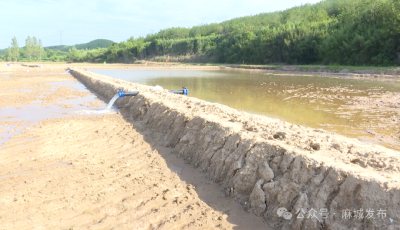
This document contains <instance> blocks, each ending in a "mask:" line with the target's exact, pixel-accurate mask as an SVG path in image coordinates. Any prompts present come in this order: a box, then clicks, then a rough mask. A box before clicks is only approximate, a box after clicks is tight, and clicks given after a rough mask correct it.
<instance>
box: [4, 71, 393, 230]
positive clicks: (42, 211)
mask: <svg viewBox="0 0 400 230" xmlns="http://www.w3.org/2000/svg"><path fill="white" fill-rule="evenodd" d="M19 68H22V69H19ZM46 68H47V67H45V68H43V69H41V68H31V69H32V70H31V71H30V72H29V73H27V72H26V69H24V67H15V68H14V67H11V68H7V69H0V75H2V76H19V77H15V78H13V77H0V82H1V85H2V86H3V85H8V84H9V87H7V86H6V87H4V88H2V90H1V94H2V95H1V98H2V99H3V100H2V101H1V102H0V103H2V104H1V106H0V113H1V112H4V111H7V113H2V114H5V115H0V132H1V134H2V137H3V138H2V139H1V138H0V141H2V140H6V141H5V142H4V143H3V145H1V146H0V164H1V165H2V168H1V169H0V180H1V181H0V182H1V184H2V189H1V190H0V197H1V200H0V205H2V207H3V209H2V210H1V211H0V225H1V226H2V228H5V229H89V228H90V229H92V228H93V229H210V228H221V229H232V228H233V229H268V227H267V224H268V226H270V227H272V228H274V229H307V230H309V229H321V228H323V229H324V228H325V229H398V228H400V224H399V221H400V214H399V211H398V207H399V206H400V181H399V179H398V178H400V172H399V171H400V159H399V152H397V151H393V150H390V149H386V148H384V147H381V146H376V145H364V144H362V143H361V142H359V141H357V140H354V139H348V138H346V137H343V136H340V135H336V134H333V133H330V132H326V131H324V130H319V129H318V130H316V129H311V128H307V127H303V126H298V125H295V124H290V123H287V122H283V121H279V120H276V119H271V118H268V117H264V116H258V115H252V114H248V113H245V112H243V111H238V110H235V109H232V108H229V107H227V106H223V105H219V104H213V103H208V102H205V101H202V100H199V99H196V98H191V97H182V96H180V95H174V94H170V93H167V92H152V91H151V90H150V87H148V86H143V85H139V84H134V83H127V82H124V81H121V80H116V79H111V78H109V77H105V76H101V75H97V74H92V73H89V72H87V71H82V70H78V69H75V70H74V71H73V73H74V76H75V77H76V78H78V79H79V80H80V81H82V82H84V83H85V85H86V86H87V87H90V88H91V89H92V90H94V91H95V92H96V93H97V94H98V95H99V97H101V98H102V99H103V100H105V101H108V100H109V99H110V98H111V97H112V96H113V95H114V94H115V92H116V91H117V89H119V88H123V89H124V90H139V91H140V94H139V95H138V96H136V97H133V98H124V99H121V100H118V101H117V103H116V105H117V106H118V107H119V108H121V110H120V113H119V114H110V115H100V116H99V115H97V116H94V115H93V116H78V115H77V113H74V112H76V111H77V110H82V109H84V108H85V109H90V110H96V109H98V108H99V106H100V108H101V107H102V106H105V103H104V102H102V101H101V100H99V99H98V98H97V99H96V98H95V97H92V98H90V96H93V94H92V93H90V92H87V91H85V90H83V89H80V90H76V85H74V83H77V81H76V80H75V79H74V78H72V77H71V76H69V75H60V74H54V75H52V74H48V75H46V76H37V75H38V74H40V73H42V71H47V73H50V72H51V71H55V70H56V69H57V68H58V70H60V71H61V70H62V69H63V66H57V67H54V66H53V67H51V69H50V67H49V69H46ZM88 68H91V67H88ZM6 71H7V72H6ZM21 71H22V72H21ZM61 72H62V71H61ZM53 73H54V72H53ZM35 79H36V80H35ZM35 81H36V82H35ZM26 82H28V83H26ZM47 83H54V84H50V87H48V86H47V85H46V84H47ZM11 86H12V87H11ZM52 87H53V88H52ZM26 89H30V90H32V91H25V92H24V90H26ZM36 89H38V90H36ZM14 90H18V91H14ZM3 91H4V92H3ZM40 92H42V94H41V93H40ZM20 94H29V95H30V97H29V96H22V95H20ZM53 94H54V95H53ZM314 96H316V97H318V95H314ZM392 96H393V95H392ZM392 96H391V95H389V94H381V95H379V99H377V100H379V102H378V101H374V102H373V103H378V105H382V107H383V106H385V107H388V108H392V107H391V106H397V104H395V103H394V101H392V100H391V97H392ZM385 97H387V98H389V99H388V100H387V101H386V102H385V100H384V99H382V98H385ZM32 99H35V100H32ZM328 99H329V98H328ZM82 101H83V102H82ZM354 101H357V103H356V105H352V104H347V105H345V106H358V104H362V105H363V106H367V104H368V103H369V102H368V103H367V102H366V101H365V100H364V99H362V98H358V99H357V98H355V100H354ZM373 103H370V104H371V105H372V104H373ZM8 104H9V105H8ZM36 104H38V105H36ZM10 105H11V106H10ZM32 106H36V107H39V108H41V109H43V110H45V109H49V110H46V111H51V112H52V113H53V112H54V107H59V109H60V110H62V111H63V112H62V113H58V114H56V113H54V114H52V113H49V115H50V114H51V118H50V117H49V118H47V119H39V120H38V119H34V120H32V121H27V119H28V118H29V116H28V117H26V116H25V117H24V116H22V115H21V112H24V113H26V112H25V111H26V110H24V109H27V108H28V109H30V108H31V107H32ZM16 107H18V108H19V109H18V110H15V113H14V114H11V115H10V113H9V110H10V109H13V108H16ZM32 108H33V107H32ZM354 109H356V108H354ZM35 111H37V110H35ZM29 115H30V114H29ZM33 115H34V113H32V116H33ZM52 117H55V118H52ZM19 118H20V119H19ZM28 120H29V119H28ZM171 153H172V154H171ZM176 156H179V157H176ZM183 159H184V160H183ZM184 162H185V163H189V164H185V163H184ZM199 171H201V172H203V173H200V172H199ZM205 175H207V177H206V176H205ZM211 180H212V181H214V182H217V183H214V182H211ZM225 197H227V198H225ZM234 201H236V202H237V203H236V202H234ZM282 208H284V209H285V210H287V212H285V213H284V216H279V212H280V211H281V210H282ZM321 208H327V209H328V212H329V214H328V216H327V219H324V220H322V221H319V220H317V219H309V218H308V219H298V218H289V217H292V216H293V217H296V216H297V215H298V211H299V210H300V209H305V210H306V211H307V212H308V211H310V209H316V210H320V209H321ZM367 208H371V209H373V210H374V211H375V212H377V210H378V209H384V210H385V213H386V215H385V218H375V219H374V220H373V221H370V220H368V219H365V218H364V219H357V218H351V219H343V216H340V215H341V212H343V210H359V209H363V210H366V209H367ZM244 210H246V211H247V212H249V213H254V214H255V215H253V214H249V213H247V212H245V211H244ZM364 214H365V213H364ZM257 216H260V217H257ZM286 217H287V218H286ZM340 217H342V218H340Z"/></svg>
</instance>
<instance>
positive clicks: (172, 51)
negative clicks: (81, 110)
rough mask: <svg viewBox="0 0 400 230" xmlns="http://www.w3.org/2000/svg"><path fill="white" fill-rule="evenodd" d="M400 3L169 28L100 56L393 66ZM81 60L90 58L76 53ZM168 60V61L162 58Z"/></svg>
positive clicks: (332, 4)
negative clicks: (179, 57)
mask: <svg viewBox="0 0 400 230" xmlns="http://www.w3.org/2000/svg"><path fill="white" fill-rule="evenodd" d="M399 22H400V3H399V1H397V0H325V1H322V2H319V3H317V4H306V5H302V6H298V7H293V8H291V9H288V10H285V11H280V12H274V13H262V14H259V15H255V16H249V17H242V18H235V19H232V20H229V21H224V22H222V23H214V24H207V25H202V26H194V27H192V28H170V29H165V30H161V31H160V32H158V33H156V34H150V35H148V36H147V37H139V38H137V39H134V38H130V39H129V40H127V41H126V42H121V43H119V44H114V45H111V46H110V47H109V48H108V49H107V51H106V52H105V53H103V54H100V56H98V58H100V59H103V60H105V61H108V62H132V61H135V60H136V59H150V58H154V57H166V58H168V56H186V57H189V58H188V59H187V60H190V57H193V56H194V57H196V56H197V57H200V56H205V57H207V59H204V60H207V61H210V60H211V61H215V62H219V63H245V64H270V63H286V64H340V65H375V66H378V65H379V66H391V65H397V64H398V56H397V54H399V53H398V52H400V39H399V32H400V25H399ZM74 59H75V60H76V61H79V60H80V61H82V60H87V58H86V57H84V56H79V55H77V56H76V57H75V58H74ZM160 60H163V59H160Z"/></svg>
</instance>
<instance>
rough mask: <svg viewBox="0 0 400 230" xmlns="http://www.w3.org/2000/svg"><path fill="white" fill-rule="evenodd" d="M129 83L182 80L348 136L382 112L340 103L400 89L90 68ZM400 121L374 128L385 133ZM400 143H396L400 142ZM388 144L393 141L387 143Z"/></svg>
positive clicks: (234, 102)
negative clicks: (371, 111) (376, 112)
mask: <svg viewBox="0 0 400 230" xmlns="http://www.w3.org/2000/svg"><path fill="white" fill-rule="evenodd" d="M90 71H92V72H95V73H99V74H103V75H107V76H110V77H113V78H118V79H122V80H126V81H130V82H136V83H141V84H146V85H160V86H162V87H164V88H166V89H177V88H180V87H181V86H182V85H185V86H186V87H187V88H188V89H189V96H192V97H196V98H200V99H203V100H206V101H209V102H215V103H221V104H225V105H228V106H230V107H233V108H237V109H242V110H245V111H248V112H250V113H256V114H262V115H266V116H269V117H276V118H280V119H282V120H285V121H288V122H291V123H295V124H299V125H305V126H309V127H314V128H323V129H326V130H331V131H335V132H338V133H340V134H344V135H347V136H349V137H359V136H366V137H373V136H374V135H373V134H371V133H370V132H367V131H366V129H367V128H370V127H373V125H371V124H377V123H379V122H380V123H382V120H381V118H382V116H385V117H386V116H391V114H390V113H389V112H388V111H382V112H381V113H380V114H378V115H376V114H375V115H374V114H372V113H369V112H368V111H366V110H363V109H358V110H355V109H352V108H351V107H345V106H346V105H348V104H351V103H353V101H352V99H354V98H357V97H374V96H377V95H381V94H384V93H387V92H400V84H399V83H398V82H382V81H363V80H356V79H343V78H325V77H312V76H285V75H271V74H268V73H264V72H250V71H232V70H211V71H208V70H207V71H205V70H90ZM396 129H397V130H399V129H400V124H397V125H395V126H393V125H391V124H390V125H389V126H386V128H382V126H381V127H380V128H377V129H375V131H376V132H378V133H384V134H386V135H387V134H390V133H391V132H395V131H394V130H396ZM399 146H400V145H399ZM390 147H393V146H390Z"/></svg>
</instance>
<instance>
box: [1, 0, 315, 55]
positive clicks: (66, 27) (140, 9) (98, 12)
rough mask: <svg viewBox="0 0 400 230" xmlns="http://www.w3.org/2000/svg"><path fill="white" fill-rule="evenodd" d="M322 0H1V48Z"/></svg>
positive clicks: (137, 32) (114, 34)
mask: <svg viewBox="0 0 400 230" xmlns="http://www.w3.org/2000/svg"><path fill="white" fill-rule="evenodd" d="M319 1H320V0H282V1H279V0H197V1H195V0H147V1H145V0H112V1H111V0H0V5H1V12H0V22H1V24H0V49H4V48H7V47H8V46H10V44H11V39H12V38H13V36H16V38H17V40H18V44H19V46H21V47H22V46H24V45H25V39H26V38H27V37H28V36H31V37H32V36H35V37H36V38H38V39H41V40H42V42H43V46H52V45H60V44H62V45H74V44H79V43H86V42H89V41H91V40H94V39H98V38H104V39H110V40H113V41H115V42H121V41H125V40H127V39H128V38H129V37H131V36H133V37H135V38H137V37H139V36H146V35H147V34H149V33H156V32H158V31H159V30H160V29H166V28H170V27H192V26H196V25H200V24H207V23H213V22H222V21H225V20H229V19H232V18H236V17H242V16H248V15H255V14H259V13H264V12H273V11H280V10H285V9H287V8H291V7H293V6H299V5H301V4H304V3H316V2H319ZM60 31H61V32H60ZM60 34H61V36H60Z"/></svg>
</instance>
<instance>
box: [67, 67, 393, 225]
mask: <svg viewBox="0 0 400 230" xmlns="http://www.w3.org/2000/svg"><path fill="white" fill-rule="evenodd" d="M72 74H73V75H74V76H75V77H77V78H78V79H79V80H80V81H81V82H83V83H84V84H85V85H86V86H87V87H89V88H91V89H92V90H94V91H95V92H97V93H99V94H100V95H102V96H103V97H105V98H106V99H110V98H111V97H112V96H114V94H115V93H116V92H117V90H118V89H119V88H122V89H124V90H126V91H136V90H138V91H140V94H139V95H138V96H136V97H133V98H123V99H120V100H117V103H116V104H117V105H118V106H119V107H121V108H122V109H121V112H122V114H123V115H124V116H125V118H126V119H128V120H131V121H136V122H138V121H140V122H142V123H143V124H144V125H146V127H148V128H149V129H151V130H152V131H153V138H154V139H155V140H158V142H159V143H162V144H163V145H164V146H168V147H172V148H174V152H175V154H178V155H179V156H182V157H183V158H184V159H185V160H186V161H187V162H188V163H191V164H193V165H194V166H196V167H198V168H199V169H200V170H201V171H203V172H205V173H207V175H208V176H209V177H210V178H212V179H213V180H214V181H216V182H219V183H220V185H221V187H222V188H223V189H224V191H225V194H226V196H230V197H232V198H234V199H235V200H237V201H238V202H239V203H240V204H241V205H243V207H244V208H245V209H247V210H248V211H250V212H254V213H255V214H256V215H259V216H263V217H264V218H265V219H266V220H267V221H268V223H269V224H270V225H271V226H273V227H275V228H277V229H321V228H322V229H351V228H356V229H361V228H364V229H397V228H400V225H399V221H400V214H399V212H398V210H397V209H398V207H399V205H400V190H399V188H400V183H399V179H398V178H400V173H399V170H400V160H399V152H397V151H393V150H389V149H386V148H384V147H381V146H376V145H365V144H363V143H361V142H360V141H358V140H355V139H349V138H346V137H343V136H340V135H336V134H333V133H328V132H326V131H324V130H315V129H311V128H307V127H302V126H298V125H294V124H291V123H287V122H283V121H279V120H276V119H271V118H268V117H264V116H258V115H251V114H248V113H245V112H242V111H238V110H235V109H232V108H229V107H227V106H223V105H220V104H213V103H208V102H205V101H202V100H198V99H196V98H190V97H183V96H180V95H174V94H170V93H167V92H166V91H163V92H152V91H151V90H150V87H148V86H144V85H139V84H134V83H128V82H125V81H122V80H116V79H112V78H109V77H106V76H101V75H97V74H93V73H89V72H87V71H82V70H78V69H74V70H73V71H72ZM285 210H286V211H285ZM313 210H314V211H316V213H314V215H310V214H312V213H311V212H312V211H313ZM372 210H373V211H374V214H375V216H373V217H371V215H367V214H368V213H369V214H371V211H372ZM356 211H357V212H356ZM303 212H304V214H306V213H307V214H308V216H307V215H305V217H304V218H301V216H300V214H302V213H303ZM383 212H384V214H385V215H383ZM378 213H379V215H378ZM279 214H282V215H279ZM358 214H360V215H358ZM361 214H362V215H363V217H360V216H361ZM299 216H300V217H299Z"/></svg>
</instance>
